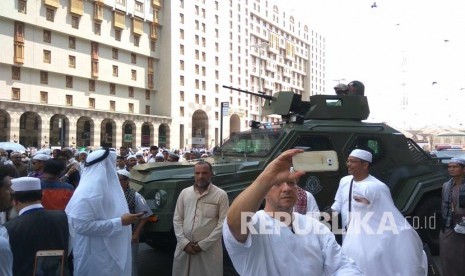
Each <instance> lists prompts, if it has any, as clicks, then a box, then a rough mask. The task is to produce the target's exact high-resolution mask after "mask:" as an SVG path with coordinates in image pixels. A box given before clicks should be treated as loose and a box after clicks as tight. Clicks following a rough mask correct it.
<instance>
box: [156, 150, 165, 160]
mask: <svg viewBox="0 0 465 276" xmlns="http://www.w3.org/2000/svg"><path fill="white" fill-rule="evenodd" d="M155 158H163V159H165V156H163V153H161V152H159V153H157V155H155Z"/></svg>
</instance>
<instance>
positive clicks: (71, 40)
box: [68, 36, 76, 49]
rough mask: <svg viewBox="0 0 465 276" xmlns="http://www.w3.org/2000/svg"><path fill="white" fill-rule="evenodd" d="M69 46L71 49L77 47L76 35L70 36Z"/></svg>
mask: <svg viewBox="0 0 465 276" xmlns="http://www.w3.org/2000/svg"><path fill="white" fill-rule="evenodd" d="M68 47H69V48H70V49H76V38H75V37H74V36H70V37H69V38H68Z"/></svg>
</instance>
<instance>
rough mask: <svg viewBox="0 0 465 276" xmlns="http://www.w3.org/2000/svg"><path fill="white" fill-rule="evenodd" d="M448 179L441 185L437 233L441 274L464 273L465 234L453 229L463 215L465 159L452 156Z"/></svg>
mask: <svg viewBox="0 0 465 276" xmlns="http://www.w3.org/2000/svg"><path fill="white" fill-rule="evenodd" d="M447 169H448V171H449V176H450V177H451V178H450V180H449V181H447V182H446V183H444V184H443V186H442V204H441V205H442V206H441V207H442V208H441V209H442V225H441V226H442V227H441V232H440V233H439V246H440V248H439V250H440V252H441V263H442V273H443V274H442V275H445V276H450V275H465V262H464V261H463V256H465V235H464V234H463V233H458V232H456V231H455V230H454V228H455V227H456V225H457V224H458V223H460V222H462V221H463V220H464V217H465V160H464V159H462V158H452V159H451V160H450V162H449V164H448V165H447Z"/></svg>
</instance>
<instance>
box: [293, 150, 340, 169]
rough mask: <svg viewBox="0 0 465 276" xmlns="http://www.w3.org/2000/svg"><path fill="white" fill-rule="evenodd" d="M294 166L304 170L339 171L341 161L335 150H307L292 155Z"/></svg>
mask: <svg viewBox="0 0 465 276" xmlns="http://www.w3.org/2000/svg"><path fill="white" fill-rule="evenodd" d="M292 166H293V167H294V170H296V171H304V172H324V171H337V170H338V169H339V161H338V159H337V153H336V152H335V151H334V150H324V151H305V152H302V153H298V154H296V155H294V156H293V157H292Z"/></svg>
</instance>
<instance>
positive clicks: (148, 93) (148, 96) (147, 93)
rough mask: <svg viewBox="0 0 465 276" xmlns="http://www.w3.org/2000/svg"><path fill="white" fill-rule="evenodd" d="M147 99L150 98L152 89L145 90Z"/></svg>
mask: <svg viewBox="0 0 465 276" xmlns="http://www.w3.org/2000/svg"><path fill="white" fill-rule="evenodd" d="M145 99H146V100H150V90H148V89H147V90H145Z"/></svg>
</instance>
